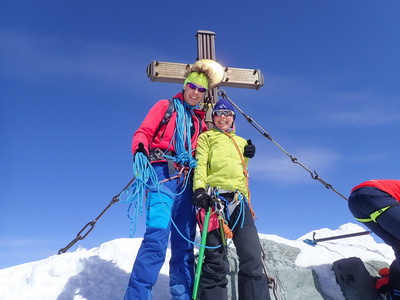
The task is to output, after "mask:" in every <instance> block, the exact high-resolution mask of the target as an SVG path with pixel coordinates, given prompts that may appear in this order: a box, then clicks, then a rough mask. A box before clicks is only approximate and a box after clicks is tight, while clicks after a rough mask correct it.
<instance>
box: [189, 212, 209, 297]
mask: <svg viewBox="0 0 400 300" xmlns="http://www.w3.org/2000/svg"><path fill="white" fill-rule="evenodd" d="M206 210H207V213H206V216H205V218H204V226H203V230H202V232H201V242H200V249H199V256H198V257H197V266H196V274H195V277H194V284H193V295H192V299H197V293H198V290H199V283H200V277H201V271H202V269H203V260H204V250H205V247H204V246H205V245H206V242H207V234H208V224H209V223H210V214H211V209H210V208H209V207H207V208H206Z"/></svg>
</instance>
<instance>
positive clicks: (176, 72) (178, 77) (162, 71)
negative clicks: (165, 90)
mask: <svg viewBox="0 0 400 300" xmlns="http://www.w3.org/2000/svg"><path fill="white" fill-rule="evenodd" d="M196 37H197V56H198V57H197V59H198V60H200V59H212V60H216V59H215V33H214V32H211V31H205V30H200V31H197V35H196ZM191 66H192V65H191V64H184V63H172V62H161V61H152V62H151V63H150V64H149V65H148V66H147V76H148V77H149V78H150V80H151V81H153V82H155V81H160V82H172V83H183V82H184V81H185V77H184V75H185V73H186V71H187V70H188V69H190V68H191ZM263 85H264V78H263V75H262V73H261V71H260V70H258V69H241V68H231V67H225V68H224V79H223V81H222V83H221V84H220V86H226V87H237V88H248V89H256V90H258V89H260V88H261V87H262V86H263Z"/></svg>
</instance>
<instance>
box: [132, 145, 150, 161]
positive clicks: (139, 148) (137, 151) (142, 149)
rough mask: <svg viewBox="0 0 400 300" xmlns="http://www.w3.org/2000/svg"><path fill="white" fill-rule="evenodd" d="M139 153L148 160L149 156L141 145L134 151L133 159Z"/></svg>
mask: <svg viewBox="0 0 400 300" xmlns="http://www.w3.org/2000/svg"><path fill="white" fill-rule="evenodd" d="M139 152H140V153H143V154H144V155H145V156H146V157H147V159H148V158H149V155H148V153H147V150H146V149H145V148H144V145H143V143H139V145H138V148H137V149H136V151H135V154H134V157H135V156H136V154H137V153H139Z"/></svg>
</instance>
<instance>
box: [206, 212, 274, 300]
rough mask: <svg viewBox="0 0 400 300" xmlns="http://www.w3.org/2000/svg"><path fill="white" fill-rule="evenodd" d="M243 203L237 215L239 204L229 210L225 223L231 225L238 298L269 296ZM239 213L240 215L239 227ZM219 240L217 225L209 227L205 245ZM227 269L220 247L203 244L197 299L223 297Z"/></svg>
mask: <svg viewBox="0 0 400 300" xmlns="http://www.w3.org/2000/svg"><path fill="white" fill-rule="evenodd" d="M241 205H243V210H244V211H243V212H242V215H240V205H238V206H237V207H236V209H235V211H234V212H233V213H232V215H231V217H230V221H229V227H230V228H231V229H232V228H233V227H234V224H235V222H236V220H237V218H238V217H239V220H238V222H237V223H236V225H235V227H234V228H233V238H232V240H233V243H234V245H235V247H236V252H237V255H238V257H239V273H238V290H239V299H240V300H257V299H259V300H270V299H271V298H270V295H269V288H268V278H267V276H266V274H265V273H264V272H263V264H262V258H261V255H262V254H261V245H260V240H259V237H258V234H257V229H256V227H255V224H254V220H253V217H252V215H251V212H250V209H249V207H248V206H247V205H245V204H241ZM242 217H244V222H243V227H242V228H241V226H242ZM220 244H221V236H220V233H219V229H215V230H213V231H210V232H209V233H208V235H207V246H208V247H213V246H218V245H220ZM228 272H229V265H228V259H227V256H226V255H224V253H223V248H222V247H219V248H206V249H205V256H204V262H203V273H202V275H201V279H200V288H199V299H201V300H216V299H218V300H227V299H228V295H227V288H226V286H227V284H228V279H227V278H226V275H227V274H228Z"/></svg>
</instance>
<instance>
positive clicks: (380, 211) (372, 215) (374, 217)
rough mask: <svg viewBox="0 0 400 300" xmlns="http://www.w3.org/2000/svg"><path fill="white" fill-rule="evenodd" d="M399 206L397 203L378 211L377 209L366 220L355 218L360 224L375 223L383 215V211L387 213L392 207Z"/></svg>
mask: <svg viewBox="0 0 400 300" xmlns="http://www.w3.org/2000/svg"><path fill="white" fill-rule="evenodd" d="M397 205H399V202H396V203H394V204H392V205H388V206H385V207H382V208H380V209H377V210H376V211H374V212H373V213H372V214H370V215H369V216H370V217H369V218H368V219H361V218H356V220H357V221H359V222H361V223H368V222H375V223H376V219H377V218H378V217H379V216H380V215H381V214H383V213H384V212H385V211H387V210H388V209H389V208H392V207H394V206H397Z"/></svg>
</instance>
